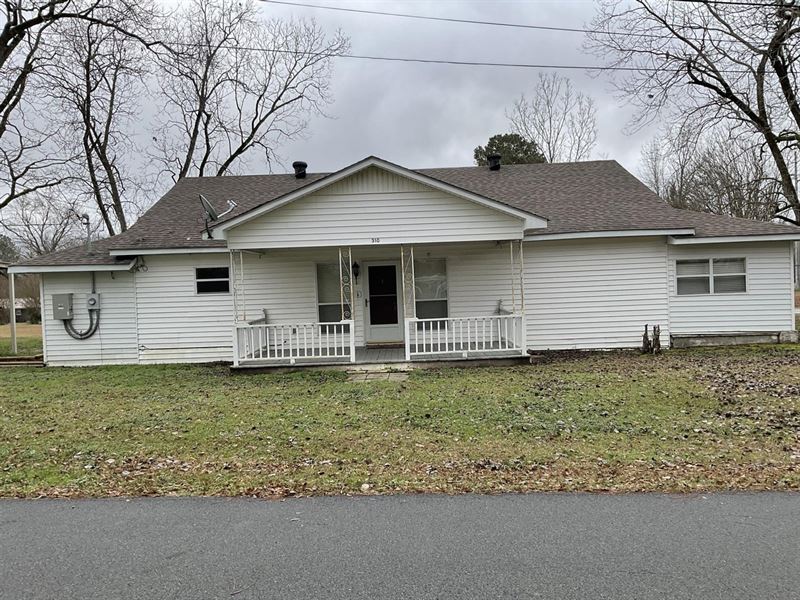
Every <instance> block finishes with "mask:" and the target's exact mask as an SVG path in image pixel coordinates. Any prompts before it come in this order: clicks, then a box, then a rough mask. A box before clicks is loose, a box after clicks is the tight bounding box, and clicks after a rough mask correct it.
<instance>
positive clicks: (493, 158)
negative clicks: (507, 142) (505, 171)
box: [486, 154, 502, 171]
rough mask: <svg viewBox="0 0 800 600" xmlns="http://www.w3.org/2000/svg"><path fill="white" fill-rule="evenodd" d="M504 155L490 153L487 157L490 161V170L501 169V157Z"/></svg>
mask: <svg viewBox="0 0 800 600" xmlns="http://www.w3.org/2000/svg"><path fill="white" fill-rule="evenodd" d="M501 158H502V157H501V156H500V155H499V154H490V155H489V156H487V157H486V160H488V161H489V170H490V171H499V170H500V159H501Z"/></svg>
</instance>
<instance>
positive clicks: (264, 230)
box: [227, 168, 524, 249]
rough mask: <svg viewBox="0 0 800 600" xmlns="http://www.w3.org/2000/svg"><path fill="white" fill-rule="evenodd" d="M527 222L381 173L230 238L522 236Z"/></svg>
mask: <svg viewBox="0 0 800 600" xmlns="http://www.w3.org/2000/svg"><path fill="white" fill-rule="evenodd" d="M523 229H524V221H523V219H521V218H518V217H515V216H512V215H509V214H506V213H502V212H499V211H498V210H495V209H493V208H489V207H486V206H483V205H480V204H477V203H475V202H472V201H470V200H466V199H464V198H460V197H457V196H454V195H451V194H447V193H445V192H441V191H439V190H435V189H433V188H430V187H427V186H424V185H421V184H419V183H417V182H414V181H411V180H408V179H406V178H403V177H399V176H397V175H394V174H392V173H388V172H385V171H382V170H380V169H377V168H371V169H367V170H365V171H363V172H360V173H357V174H355V175H353V176H352V177H350V178H348V179H346V180H343V181H340V182H337V183H336V184H333V185H332V186H330V187H328V188H324V189H322V190H320V191H318V192H316V193H314V194H311V195H309V196H307V197H305V198H300V199H298V200H295V201H293V202H291V203H289V204H287V205H285V206H282V207H279V208H276V209H275V210H273V211H271V212H267V213H266V214H264V215H262V216H260V217H257V218H255V219H253V220H252V221H249V222H247V223H243V224H241V225H239V226H237V227H235V228H233V229H231V230H230V231H228V233H227V240H228V247H230V248H233V249H243V248H244V249H246V248H250V249H256V248H303V247H323V246H338V245H348V246H369V245H374V244H381V245H386V244H408V243H437V242H457V241H479V240H484V241H489V240H492V241H493V240H501V239H520V238H521V237H522V233H523Z"/></svg>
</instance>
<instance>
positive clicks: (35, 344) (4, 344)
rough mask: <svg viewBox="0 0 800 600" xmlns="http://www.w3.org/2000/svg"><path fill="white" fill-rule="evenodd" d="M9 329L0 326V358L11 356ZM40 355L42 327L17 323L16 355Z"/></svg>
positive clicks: (8, 327) (7, 326)
mask: <svg viewBox="0 0 800 600" xmlns="http://www.w3.org/2000/svg"><path fill="white" fill-rule="evenodd" d="M10 337H11V328H10V326H9V325H0V356H11V340H10ZM41 353H42V326H41V325H38V324H37V325H34V324H31V323H17V354H18V355H19V356H35V355H38V354H41Z"/></svg>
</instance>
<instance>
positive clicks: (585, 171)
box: [23, 160, 800, 265]
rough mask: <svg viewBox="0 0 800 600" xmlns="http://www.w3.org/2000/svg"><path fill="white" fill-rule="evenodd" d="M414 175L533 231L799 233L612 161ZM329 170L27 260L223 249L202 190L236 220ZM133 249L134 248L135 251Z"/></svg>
mask: <svg viewBox="0 0 800 600" xmlns="http://www.w3.org/2000/svg"><path fill="white" fill-rule="evenodd" d="M417 173H420V174H422V175H426V176H428V177H432V178H434V179H437V180H439V181H442V182H444V183H447V184H450V185H453V186H456V187H459V188H462V189H465V190H468V191H470V192H473V193H475V194H479V195H481V196H485V197H487V198H490V199H492V200H496V201H498V202H502V203H504V204H508V205H510V206H513V207H515V208H518V209H520V210H523V211H526V212H529V213H532V214H535V215H540V216H542V217H545V218H546V219H548V227H547V229H545V230H541V231H534V232H531V233H532V234H533V235H537V234H538V235H548V234H554V233H576V232H600V231H620V230H625V231H628V230H645V229H684V228H694V229H695V231H696V235H697V236H699V237H720V236H747V235H771V234H785V233H794V234H797V233H800V228H798V227H792V226H789V225H780V224H776V223H764V222H761V221H749V220H746V219H735V218H732V217H724V216H719V215H710V214H706V213H698V212H693V211H687V210H679V209H675V208H672V207H671V206H669V205H667V204H665V203H664V202H663V201H661V199H659V198H658V196H656V195H655V194H654V193H653V192H652V191H650V190H649V189H648V188H647V187H646V186H645V185H644V184H643V183H642V182H641V181H639V180H638V179H636V178H635V177H634V176H633V175H631V174H630V173H629V172H628V171H626V170H625V169H624V168H623V167H622V166H621V165H620V164H619V163H617V162H616V161H609V160H603V161H588V162H579V163H556V164H535V165H504V166H503V167H502V168H501V169H500V170H499V171H490V170H489V169H488V168H486V167H455V168H444V169H419V170H417ZM327 175H329V173H313V174H312V173H309V174H308V176H307V177H306V178H305V179H296V178H295V177H294V175H293V174H281V175H243V176H226V177H188V178H185V179H182V180H181V181H179V182H178V183H176V184H175V186H173V188H172V189H171V190H169V191H168V192H167V193H166V194H165V195H164V196H163V197H162V198H161V199H160V200H159V201H158V202H156V203H155V204H154V205H153V207H152V208H150V210H148V211H147V212H146V213H145V214H144V215H142V217H141V218H140V219H139V221H138V222H137V223H136V224H135V225H134V226H133V227H131V228H130V229H129V230H128V231H126V232H125V233H122V234H120V235H117V236H114V237H112V238H108V239H106V240H103V241H101V242H97V243H96V244H95V247H94V252H93V254H91V255H88V254H87V253H86V250H85V247H83V246H81V247H78V248H71V249H69V250H63V251H61V252H56V253H55V254H50V255H48V256H43V257H38V258H35V259H31V260H29V261H26V262H25V263H23V264H25V265H70V264H114V263H115V262H117V260H116V259H114V258H113V257H111V256H109V255H108V251H109V250H125V249H131V250H134V251H135V250H137V249H163V248H209V247H212V248H213V247H224V246H225V244H224V242H221V241H217V240H204V239H203V238H202V235H203V230H204V219H203V211H202V209H201V207H200V203H199V201H198V194H203V195H204V196H205V197H206V198H208V199H209V200H210V201H211V202H212V204H214V205H215V207H217V208H218V209H219V210H220V212H221V211H223V210H225V208H226V202H227V200H234V201H235V202H236V203H237V205H238V206H237V207H236V209H234V210H233V211H232V212H231V213H230V214H229V215H228V216H226V217H225V220H228V219H231V218H234V217H236V216H238V215H241V214H242V213H244V212H247V211H249V210H252V209H254V208H256V207H258V206H261V205H262V204H265V203H267V202H270V201H272V200H275V199H277V198H279V197H281V196H283V195H285V194H287V193H289V192H292V191H295V190H297V189H299V188H301V187H303V186H306V185H308V184H310V183H313V182H315V181H317V180H319V179H321V178H323V177H326V176H327ZM132 253H135V252H132Z"/></svg>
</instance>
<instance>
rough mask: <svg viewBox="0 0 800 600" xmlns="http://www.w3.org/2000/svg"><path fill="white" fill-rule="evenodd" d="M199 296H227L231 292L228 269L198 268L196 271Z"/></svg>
mask: <svg viewBox="0 0 800 600" xmlns="http://www.w3.org/2000/svg"><path fill="white" fill-rule="evenodd" d="M194 275H195V280H196V285H197V293H198V294H227V293H228V292H230V285H231V281H230V277H229V275H228V267H198V268H197V269H195V270H194Z"/></svg>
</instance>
